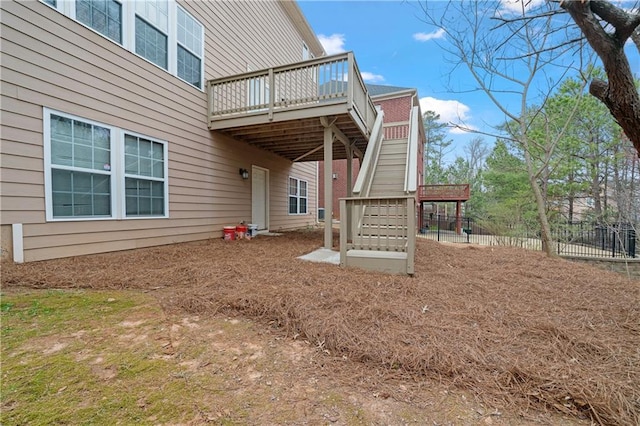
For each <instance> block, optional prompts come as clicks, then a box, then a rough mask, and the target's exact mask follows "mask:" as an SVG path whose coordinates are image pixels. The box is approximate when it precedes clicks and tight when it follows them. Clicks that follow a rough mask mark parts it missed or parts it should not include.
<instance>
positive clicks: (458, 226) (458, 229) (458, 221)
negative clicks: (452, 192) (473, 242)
mask: <svg viewBox="0 0 640 426" xmlns="http://www.w3.org/2000/svg"><path fill="white" fill-rule="evenodd" d="M461 207H462V201H460V200H458V201H456V234H458V235H461V234H462V212H461V210H462V209H461Z"/></svg>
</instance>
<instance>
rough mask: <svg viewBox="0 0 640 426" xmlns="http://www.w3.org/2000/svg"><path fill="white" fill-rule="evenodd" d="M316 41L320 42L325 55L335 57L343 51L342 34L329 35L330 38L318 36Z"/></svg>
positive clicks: (322, 35)
mask: <svg viewBox="0 0 640 426" xmlns="http://www.w3.org/2000/svg"><path fill="white" fill-rule="evenodd" d="M318 40H320V44H322V47H324V50H325V52H327V55H335V54H336V53H342V52H344V51H345V48H344V34H331V35H330V36H326V35H324V34H318Z"/></svg>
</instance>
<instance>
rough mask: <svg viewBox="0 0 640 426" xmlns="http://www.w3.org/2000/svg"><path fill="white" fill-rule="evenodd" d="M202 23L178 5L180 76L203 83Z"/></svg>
mask: <svg viewBox="0 0 640 426" xmlns="http://www.w3.org/2000/svg"><path fill="white" fill-rule="evenodd" d="M202 36H203V28H202V25H200V23H199V22H198V21H196V20H195V19H193V18H192V17H191V15H189V14H188V13H187V12H185V11H184V10H183V9H182V8H181V7H178V77H180V78H181V79H183V80H185V81H187V82H188V83H191V84H193V85H194V86H196V87H201V85H202V72H201V70H202V45H203V43H202Z"/></svg>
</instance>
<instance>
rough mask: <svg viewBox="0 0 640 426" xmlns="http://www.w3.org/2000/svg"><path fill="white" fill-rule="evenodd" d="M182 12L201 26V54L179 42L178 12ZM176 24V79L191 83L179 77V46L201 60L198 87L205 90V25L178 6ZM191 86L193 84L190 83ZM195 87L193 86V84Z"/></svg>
mask: <svg viewBox="0 0 640 426" xmlns="http://www.w3.org/2000/svg"><path fill="white" fill-rule="evenodd" d="M178 9H179V10H181V11H182V12H183V13H184V14H185V15H187V16H188V17H190V18H191V19H193V20H194V21H196V23H197V24H198V25H200V51H199V52H194V51H193V50H191V49H190V48H188V47H187V46H185V45H183V44H182V43H180V42H179V41H178V13H177V10H178ZM175 23H176V25H175V26H176V31H175V35H176V37H175V40H176V41H175V42H176V60H175V63H176V74H175V75H176V77H178V78H179V79H180V80H182V81H184V82H187V83H189V82H188V81H187V80H185V79H183V78H182V77H180V76H179V75H178V46H181V47H182V48H184V49H186V51H187V52H191V53H192V54H193V55H194V56H196V57H197V58H198V59H200V87H196V86H194V87H196V88H198V89H200V90H204V25H202V24H201V23H200V21H198V20H197V19H196V18H194V16H193V15H192V14H190V13H189V12H187V10H186V9H185V8H184V7H182V6H180V5H178V7H177V9H176V19H175ZM189 84H191V83H189ZM191 85H192V86H193V84H191Z"/></svg>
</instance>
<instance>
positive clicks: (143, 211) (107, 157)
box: [44, 108, 168, 220]
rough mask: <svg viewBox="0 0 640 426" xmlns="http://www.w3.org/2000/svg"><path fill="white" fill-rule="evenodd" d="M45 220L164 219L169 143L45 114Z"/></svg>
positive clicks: (166, 204)
mask: <svg viewBox="0 0 640 426" xmlns="http://www.w3.org/2000/svg"><path fill="white" fill-rule="evenodd" d="M44 136H45V138H44V147H45V189H46V192H45V199H46V217H47V220H79V219H84V220H88V219H124V218H137V217H147V218H151V217H168V183H167V167H168V165H167V143H166V142H163V141H159V140H156V139H153V138H149V137H146V136H143V135H138V134H135V133H133V132H129V131H126V130H123V129H120V128H117V127H114V126H108V125H105V124H102V123H96V122H93V121H90V120H86V119H83V118H79V117H75V116H72V115H69V114H64V113H59V112H55V111H50V110H48V109H46V108H45V110H44Z"/></svg>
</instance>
